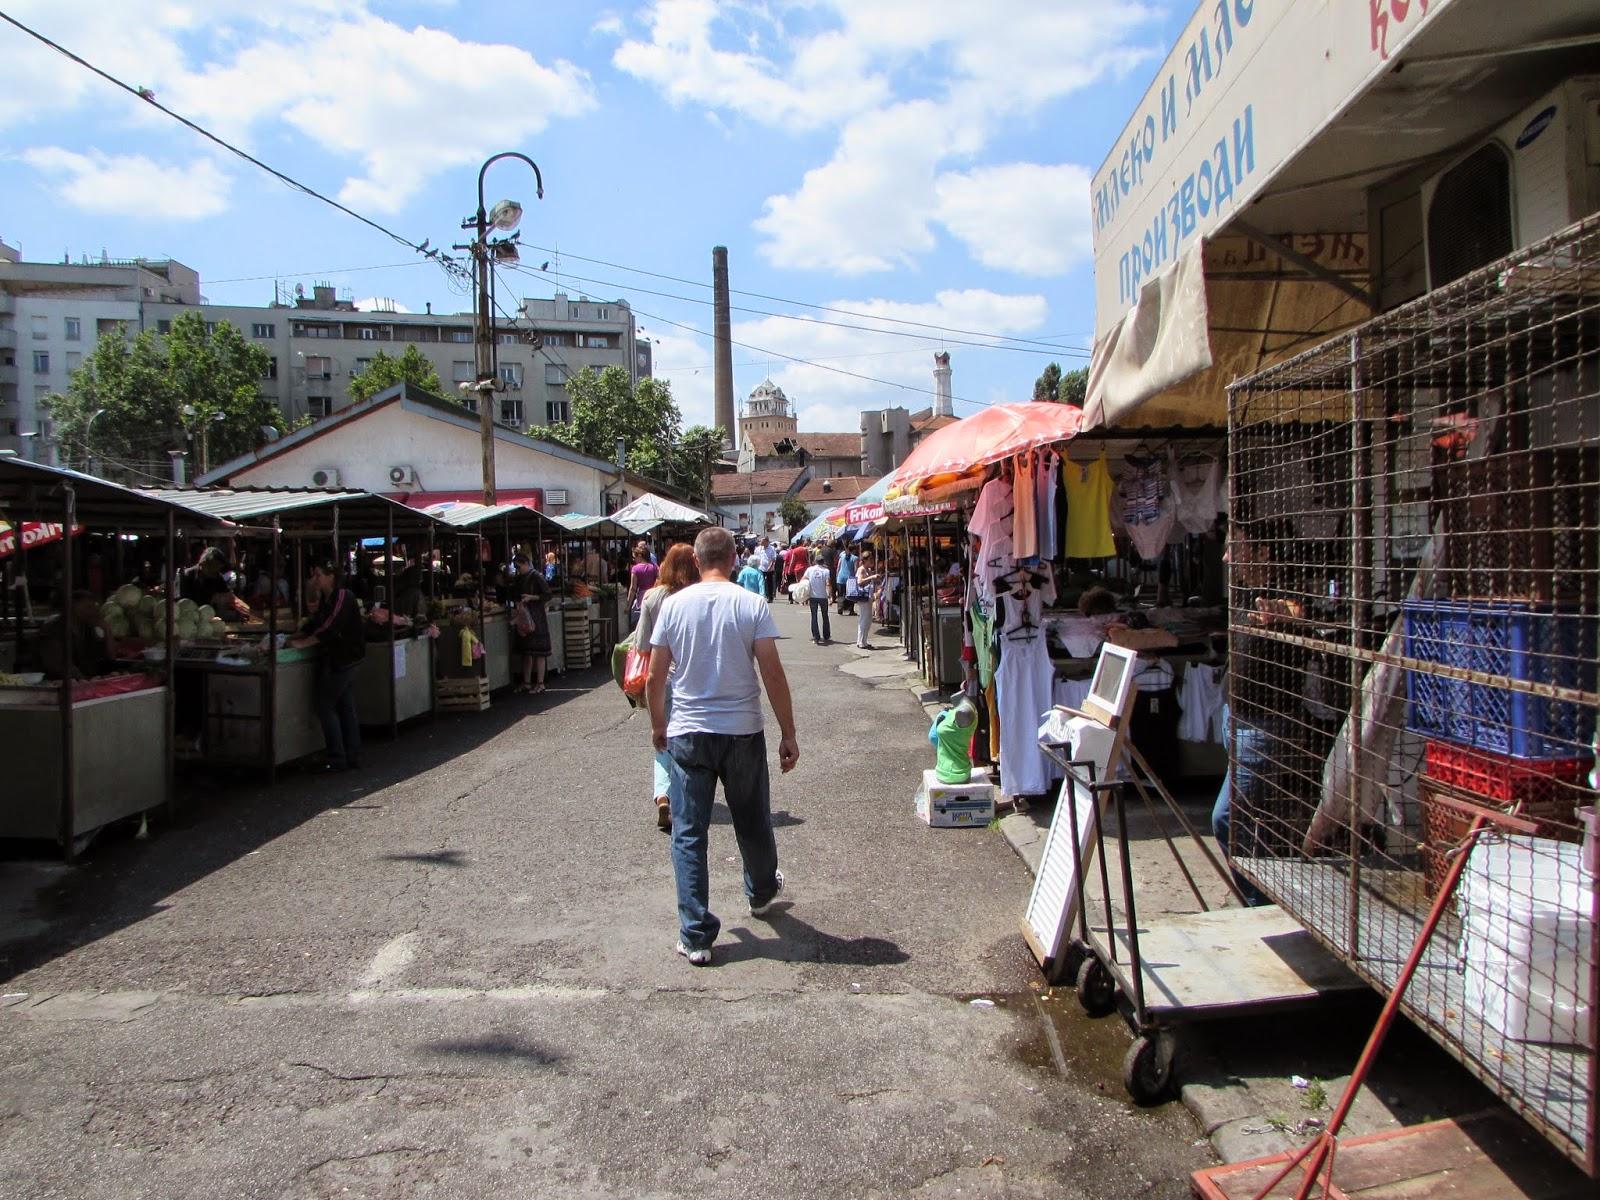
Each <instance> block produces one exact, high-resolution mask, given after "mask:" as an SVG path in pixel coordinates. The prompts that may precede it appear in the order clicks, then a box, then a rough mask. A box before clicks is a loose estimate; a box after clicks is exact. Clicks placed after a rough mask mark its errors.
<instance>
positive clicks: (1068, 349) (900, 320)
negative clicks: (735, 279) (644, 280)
mask: <svg viewBox="0 0 1600 1200" xmlns="http://www.w3.org/2000/svg"><path fill="white" fill-rule="evenodd" d="M521 245H522V246H523V248H524V249H528V250H537V251H539V252H540V253H541V254H549V255H551V256H552V258H554V259H556V260H559V259H560V258H562V257H563V255H565V257H567V258H575V259H577V260H578V261H579V262H586V263H594V264H595V265H596V266H601V267H610V268H611V269H613V270H616V271H626V272H628V273H629V274H630V275H648V276H649V277H650V278H652V279H665V280H667V281H668V282H670V283H682V284H687V285H688V286H689V287H699V288H709V287H711V286H712V285H711V284H709V283H706V282H704V281H703V280H698V279H685V278H684V277H683V276H681V275H667V274H664V273H663V272H660V271H650V270H647V269H645V268H644V267H630V266H627V265H625V264H623V263H615V262H608V261H607V260H605V259H603V258H585V257H584V256H583V255H581V254H567V253H565V252H564V251H561V250H557V249H554V248H552V247H549V246H535V245H533V244H532V243H530V242H523V243H521ZM547 273H548V274H551V275H558V276H562V277H563V278H568V279H576V280H579V281H580V282H583V283H593V284H597V285H599V286H603V287H623V286H627V285H623V284H619V283H614V282H612V281H609V280H604V279H588V278H585V277H584V276H582V275H571V274H567V273H565V272H561V271H550V272H547ZM632 290H634V291H641V292H642V291H645V290H646V289H644V288H638V287H634V288H632ZM728 292H729V294H730V295H734V296H749V297H750V298H752V299H754V300H770V301H771V302H772V303H774V304H791V305H794V306H795V307H797V308H813V309H816V310H817V311H819V312H829V313H834V314H836V315H838V316H845V317H855V318H856V319H857V320H863V321H885V322H889V323H891V324H895V325H909V326H913V327H915V328H918V329H927V330H931V331H935V332H934V336H943V335H945V334H951V333H959V334H963V335H965V336H967V337H980V338H990V339H993V340H995V341H1005V342H1015V343H1018V344H1019V345H1022V346H1039V347H1042V348H1043V352H1048V353H1053V354H1077V355H1081V356H1083V357H1084V358H1088V357H1089V356H1090V353H1091V352H1090V351H1089V350H1087V349H1085V348H1084V347H1082V346H1062V345H1058V344H1056V343H1055V342H1049V341H1042V340H1040V339H1038V338H1019V337H1012V336H1010V335H1009V334H1003V333H989V332H987V331H985V330H981V329H960V328H957V327H955V326H947V325H934V324H931V323H928V322H925V321H913V320H911V319H910V318H909V317H880V316H876V315H874V314H872V313H863V312H856V311H855V310H853V309H848V308H837V307H834V306H832V305H828V304H813V303H811V302H810V301H807V300H796V299H793V298H792V297H788V296H771V295H768V294H767V293H765V292H751V291H745V290H742V289H740V288H729V289H728ZM649 294H651V295H656V296H668V298H670V299H674V300H687V301H688V302H689V303H691V304H705V303H708V301H704V300H694V299H691V298H689V297H685V296H671V295H670V294H669V293H666V292H651V293H649ZM738 311H739V312H761V310H760V309H750V308H740V309H738ZM765 315H767V316H776V317H782V316H787V315H788V314H786V313H766V314H765ZM796 319H799V318H796ZM845 328H851V327H850V326H845ZM957 344H961V345H969V344H971V343H957ZM979 344H983V343H979Z"/></svg>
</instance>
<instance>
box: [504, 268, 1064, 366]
mask: <svg viewBox="0 0 1600 1200" xmlns="http://www.w3.org/2000/svg"><path fill="white" fill-rule="evenodd" d="M574 257H576V256H574ZM521 269H522V270H524V271H529V272H534V273H536V274H537V275H540V276H549V277H550V278H551V279H552V280H556V281H559V280H563V279H573V280H576V281H578V282H579V283H589V284H594V285H595V286H596V287H608V288H622V289H625V290H627V291H630V292H636V293H641V294H643V295H646V296H660V297H661V298H662V299H665V300H678V301H681V302H683V303H685V304H703V305H706V306H707V307H710V306H711V305H713V304H714V303H715V301H714V300H702V299H700V298H699V297H696V296H680V295H678V294H676V293H674V292H662V291H657V290H656V289H654V288H647V287H639V286H638V285H636V284H625V283H618V282H617V281H616V280H613V279H591V278H589V277H587V276H584V275H573V274H571V273H570V272H567V271H552V270H549V269H547V268H543V267H537V268H535V267H523V268H521ZM683 282H689V281H687V280H685V281H683ZM704 286H710V285H704ZM781 303H794V304H803V303H804V301H800V300H795V301H781ZM729 307H730V308H731V309H732V310H733V311H734V312H741V313H751V314H754V315H756V316H761V317H774V318H777V319H778V320H782V321H800V322H803V323H804V324H807V325H823V326H829V327H832V328H835V329H850V330H856V331H859V332H862V333H878V334H883V335H884V336H886V337H903V338H916V339H917V340H918V341H921V342H923V343H924V344H926V345H930V346H931V345H935V344H937V345H940V346H970V347H973V348H974V349H978V350H1010V351H1012V352H1013V353H1015V354H1038V355H1044V356H1048V357H1051V358H1065V357H1068V356H1071V355H1078V356H1081V357H1083V358H1088V357H1089V352H1088V351H1087V350H1080V349H1078V348H1077V347H1075V346H1051V347H1050V348H1049V349H1042V350H1040V349H1034V348H1033V347H1032V346H1008V345H1004V344H1002V343H1001V342H1000V341H989V342H972V341H966V340H964V339H962V338H955V337H950V336H948V334H946V333H915V332H913V331H911V330H909V329H884V328H882V327H881V326H876V325H856V324H852V323H850V322H846V321H830V320H827V319H826V318H824V317H805V316H798V315H796V314H794V313H785V312H773V311H772V310H770V309H765V308H750V307H747V306H745V305H739V304H733V305H730V306H729ZM808 307H811V308H822V307H823V306H822V305H809V306H808ZM635 311H637V310H635ZM825 311H837V310H825ZM853 315H856V316H859V317H861V318H862V319H864V320H868V321H886V322H891V323H896V324H908V325H917V326H920V327H922V328H925V329H930V330H931V329H937V328H939V327H938V326H933V325H926V324H924V323H923V322H921V321H902V320H901V319H900V318H897V317H874V316H872V315H870V314H868V313H857V314H853ZM953 332H954V331H953ZM975 336H978V337H992V338H996V339H999V338H1003V337H1004V335H1003V334H977V335H975ZM1008 340H1015V341H1026V340H1027V339H1025V338H1017V339H1008Z"/></svg>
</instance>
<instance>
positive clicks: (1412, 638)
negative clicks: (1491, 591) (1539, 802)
mask: <svg viewBox="0 0 1600 1200" xmlns="http://www.w3.org/2000/svg"><path fill="white" fill-rule="evenodd" d="M1405 639H1406V654H1407V655H1408V656H1409V657H1411V658H1417V659H1421V660H1423V661H1424V662H1430V663H1438V664H1439V665H1440V666H1445V667H1454V668H1458V669H1462V670H1467V671H1473V672H1477V673H1481V674H1484V675H1497V676H1501V677H1503V678H1505V679H1510V680H1518V681H1521V682H1523V683H1540V684H1553V685H1555V686H1557V687H1567V688H1580V689H1581V688H1583V687H1585V686H1586V685H1587V684H1588V683H1589V680H1588V679H1586V678H1584V675H1585V673H1586V671H1590V670H1592V664H1593V661H1594V656H1595V622H1594V620H1593V618H1590V617H1586V616H1583V615H1581V614H1579V613H1572V612H1557V611H1555V610H1554V609H1552V608H1551V607H1550V606H1548V605H1536V604H1532V603H1528V602H1524V601H1513V600H1472V601H1457V600H1408V601H1406V603H1405ZM1406 701H1407V714H1406V723H1407V725H1408V727H1409V728H1411V729H1412V730H1413V731H1415V732H1417V733H1420V734H1423V735H1425V736H1427V737H1431V738H1443V739H1445V740H1447V741H1452V742H1459V743H1462V744H1464V745H1467V746H1471V747H1473V748H1474V749H1478V750H1488V751H1491V752H1493V753H1496V754H1511V755H1515V756H1517V757H1519V758H1565V757H1570V756H1571V755H1572V753H1573V750H1574V749H1575V748H1576V747H1578V746H1580V745H1582V744H1583V743H1586V742H1587V741H1588V740H1589V738H1590V736H1591V735H1592V734H1593V733H1594V712H1593V710H1592V709H1590V708H1588V707H1587V706H1586V705H1582V704H1576V703H1572V702H1570V701H1565V700H1555V699H1551V698H1549V697H1545V696H1535V695H1530V694H1529V693H1527V692H1522V691H1511V690H1509V689H1507V688H1498V687H1491V686H1489V685H1488V684H1483V683H1472V682H1468V681H1467V680H1465V679H1458V678H1455V677H1453V676H1448V675H1435V674H1433V673H1431V672H1429V671H1419V670H1411V671H1407V672H1406Z"/></svg>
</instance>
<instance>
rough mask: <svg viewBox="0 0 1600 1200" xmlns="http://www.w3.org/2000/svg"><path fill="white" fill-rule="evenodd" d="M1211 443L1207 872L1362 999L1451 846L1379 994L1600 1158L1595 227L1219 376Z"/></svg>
mask: <svg viewBox="0 0 1600 1200" xmlns="http://www.w3.org/2000/svg"><path fill="white" fill-rule="evenodd" d="M1229 435H1230V436H1229V456H1230V464H1231V471H1230V475H1231V484H1230V491H1231V495H1230V502H1231V507H1230V512H1231V519H1232V524H1231V528H1230V536H1229V559H1230V568H1229V602H1230V632H1229V643H1230V684H1229V711H1230V717H1231V734H1230V748H1231V755H1230V757H1231V766H1230V782H1231V797H1232V813H1231V821H1230V825H1229V847H1228V849H1229V853H1230V857H1231V858H1232V860H1233V864H1234V866H1235V867H1236V869H1237V870H1239V871H1240V872H1241V873H1242V874H1243V875H1244V876H1245V877H1246V878H1247V879H1248V880H1250V881H1251V882H1252V883H1253V884H1255V885H1256V886H1257V887H1258V888H1259V889H1260V890H1261V891H1262V892H1263V893H1265V895H1266V896H1267V897H1268V898H1269V899H1271V900H1272V901H1274V902H1276V903H1278V904H1281V905H1282V906H1283V907H1285V908H1286V909H1288V910H1289V911H1291V912H1292V913H1293V914H1294V915H1295V917H1296V918H1297V919H1299V920H1300V921H1301V922H1302V923H1303V924H1304V925H1305V926H1306V927H1307V928H1308V929H1309V930H1310V931H1311V932H1312V933H1313V934H1315V935H1316V936H1317V937H1318V938H1319V939H1320V940H1322V941H1323V942H1324V943H1325V944H1326V945H1327V946H1328V947H1329V948H1330V949H1331V950H1333V951H1334V952H1335V953H1336V954H1338V955H1339V956H1340V957H1342V958H1343V959H1344V960H1345V961H1346V962H1347V963H1348V964H1349V965H1350V966H1351V967H1352V968H1354V969H1355V970H1356V971H1357V972H1358V973H1359V974H1361V975H1362V976H1363V977H1365V978H1366V979H1367V980H1368V981H1369V982H1370V983H1371V984H1372V985H1373V986H1375V987H1376V988H1378V989H1379V990H1380V991H1387V990H1388V988H1389V987H1390V986H1391V985H1392V984H1393V982H1394V980H1395V978H1396V977H1397V975H1398V973H1399V971H1400V968H1401V966H1402V964H1403V963H1404V961H1405V959H1406V956H1407V954H1408V952H1409V951H1410V948H1411V946H1412V944H1413V942H1414V941H1415V939H1416V937H1417V934H1418V932H1419V930H1420V929H1421V928H1422V927H1423V924H1424V921H1425V919H1426V917H1427V914H1428V912H1429V909H1430V908H1431V907H1432V902H1433V898H1434V896H1435V894H1436V893H1437V891H1438V889H1439V887H1440V885H1441V883H1442V882H1443V880H1444V878H1445V875H1446V873H1447V871H1448V870H1449V868H1450V866H1451V865H1452V863H1454V862H1455V861H1456V860H1457V859H1458V858H1460V857H1462V856H1465V860H1466V861H1465V865H1464V867H1463V869H1462V873H1461V876H1460V882H1459V885H1458V886H1457V887H1456V889H1455V891H1454V893H1453V894H1452V895H1451V897H1450V902H1449V907H1448V908H1447V909H1446V911H1445V914H1444V920H1443V922H1442V924H1441V925H1440V927H1439V929H1438V931H1437V933H1436V934H1435V936H1434V937H1433V939H1432V941H1431V942H1430V943H1429V947H1428V950H1427V954H1426V957H1425V958H1424V960H1423V964H1422V967H1421V970H1420V971H1419V972H1418V974H1417V975H1416V977H1415V979H1414V980H1413V981H1412V983H1411V985H1410V987H1409V989H1408V991H1407V992H1406V993H1405V1008H1406V1010H1407V1011H1408V1012H1409V1013H1410V1015H1411V1016H1412V1017H1413V1018H1414V1019H1415V1020H1417V1021H1418V1022H1419V1023H1420V1024H1422V1025H1423V1026H1424V1027H1425V1028H1427V1029H1428V1030H1429V1031H1430V1032H1431V1033H1432V1034H1433V1035H1434V1036H1435V1037H1436V1038H1437V1039H1438V1040H1439V1041H1440V1042H1441V1044H1443V1045H1444V1046H1445V1047H1446V1048H1447V1049H1449V1050H1450V1051H1451V1052H1452V1053H1454V1054H1455V1055H1456V1056H1457V1057H1459V1058H1460V1059H1461V1061H1462V1062H1464V1063H1465V1064H1466V1065H1467V1066H1468V1067H1469V1068H1471V1069H1472V1070H1473V1071H1474V1072H1475V1073H1476V1074H1477V1075H1479V1076H1480V1077H1481V1078H1482V1079H1483V1080H1484V1081H1485V1082H1486V1083H1488V1084H1489V1085H1490V1086H1491V1087H1492V1088H1494V1089H1495V1090H1496V1091H1497V1092H1498V1093H1499V1094H1500V1095H1501V1096H1502V1097H1504V1099H1505V1100H1506V1101H1507V1102H1508V1103H1509V1104H1510V1105H1511V1106H1512V1107H1514V1108H1515V1109H1517V1110H1518V1111H1519V1112H1521V1113H1522V1114H1523V1115H1524V1116H1525V1117H1526V1118H1527V1119H1528V1120H1529V1121H1530V1122H1532V1123H1533V1124H1534V1125H1535V1126H1536V1127H1537V1128H1539V1129H1540V1130H1541V1131H1542V1132H1543V1133H1544V1134H1545V1135H1546V1136H1547V1137H1548V1138H1549V1139H1550V1140H1551V1141H1552V1142H1553V1143H1555V1144H1556V1145H1557V1146H1558V1148H1560V1149H1561V1150H1562V1151H1564V1152H1565V1153H1566V1154H1568V1155H1569V1156H1571V1157H1572V1158H1573V1159H1574V1160H1576V1161H1577V1162H1578V1163H1579V1164H1581V1165H1582V1166H1584V1167H1585V1168H1586V1169H1587V1170H1588V1171H1589V1172H1590V1173H1591V1174H1596V1173H1600V1168H1597V1155H1596V1104H1595V1093H1596V1051H1595V1038H1596V1015H1597V1006H1596V991H1597V986H1596V974H1597V972H1596V964H1597V958H1600V955H1597V935H1596V908H1595V904H1596V888H1595V869H1596V866H1595V861H1594V858H1595V854H1596V849H1595V842H1596V836H1597V831H1596V829H1595V827H1594V825H1593V822H1594V803H1595V791H1594V783H1595V776H1594V774H1593V773H1592V772H1593V771H1594V756H1595V714H1596V707H1597V705H1600V667H1597V662H1596V648H1597V632H1600V561H1597V555H1600V220H1590V221H1588V222H1586V223H1583V224H1580V225H1577V226H1574V227H1572V228H1570V229H1568V230H1566V231H1565V232H1563V233H1562V234H1560V235H1558V236H1557V237H1555V238H1553V239H1551V240H1549V241H1546V242H1543V243H1541V244H1538V245H1536V246H1533V247H1531V248H1529V249H1527V250H1524V251H1519V252H1518V253H1516V254H1514V255H1512V256H1511V257H1509V258H1506V259H1503V260H1501V261H1499V262H1497V263H1495V264H1493V265H1492V266H1490V267H1488V268H1485V269H1483V270H1480V271H1478V272H1476V273H1474V274H1471V275H1468V276H1465V277H1463V278H1462V279H1460V280H1458V281H1457V282H1455V283H1453V284H1451V285H1449V286H1448V287H1445V288H1441V289H1439V290H1436V291H1434V292H1431V293H1429V294H1427V295H1425V296H1423V297H1422V298H1420V299H1419V300H1417V301H1415V302H1413V303H1411V304H1408V305H1406V306H1405V307H1403V308H1400V309H1397V310H1395V311H1393V312H1390V313H1387V314H1385V315H1383V316H1380V317H1377V318H1375V319H1373V320H1371V321H1369V322H1367V323H1365V324H1363V325H1361V326H1358V327H1356V328H1354V329H1353V330H1350V331H1348V332H1347V333H1345V334H1342V335H1340V336H1338V337H1336V338H1334V339H1332V340H1330V341H1328V342H1326V343H1324V344H1323V345H1321V346H1319V347H1317V348H1315V349H1312V350H1310V351H1307V352H1306V353H1304V354H1301V355H1300V356H1298V357H1296V358H1294V359H1292V360H1289V361H1287V362H1285V363H1282V364H1279V365H1277V366H1275V367H1272V368H1269V369H1267V370H1264V371H1262V372H1260V373H1258V374H1255V375H1253V376H1250V377H1248V378H1245V379H1242V380H1240V381H1238V382H1237V383H1236V384H1234V385H1233V386H1232V387H1231V388H1230V390H1229ZM1479 818H1481V819H1482V820H1483V821H1484V822H1485V824H1484V825H1483V827H1482V831H1481V832H1479V833H1478V834H1476V835H1475V836H1470V835H1469V830H1470V829H1471V828H1472V826H1473V823H1474V821H1475V820H1476V819H1479ZM1586 830H1587V842H1585V837H1586Z"/></svg>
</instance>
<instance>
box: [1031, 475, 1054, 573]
mask: <svg viewBox="0 0 1600 1200" xmlns="http://www.w3.org/2000/svg"><path fill="white" fill-rule="evenodd" d="M1060 479H1061V456H1060V455H1059V454H1055V453H1053V452H1050V451H1046V452H1045V454H1044V455H1043V456H1042V457H1041V458H1040V460H1039V469H1038V470H1037V471H1035V472H1034V476H1033V483H1034V489H1033V490H1034V495H1035V497H1036V502H1035V504H1034V508H1033V515H1034V519H1035V520H1036V521H1037V523H1038V526H1039V557H1040V558H1044V559H1054V558H1059V557H1060V556H1061V528H1060V525H1059V524H1058V523H1057V520H1056V485H1057V484H1058V483H1059V482H1060Z"/></svg>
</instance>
